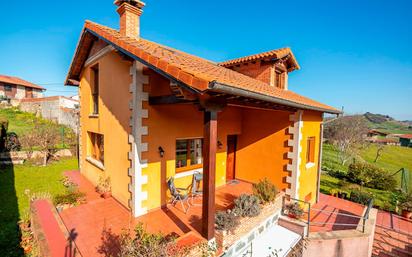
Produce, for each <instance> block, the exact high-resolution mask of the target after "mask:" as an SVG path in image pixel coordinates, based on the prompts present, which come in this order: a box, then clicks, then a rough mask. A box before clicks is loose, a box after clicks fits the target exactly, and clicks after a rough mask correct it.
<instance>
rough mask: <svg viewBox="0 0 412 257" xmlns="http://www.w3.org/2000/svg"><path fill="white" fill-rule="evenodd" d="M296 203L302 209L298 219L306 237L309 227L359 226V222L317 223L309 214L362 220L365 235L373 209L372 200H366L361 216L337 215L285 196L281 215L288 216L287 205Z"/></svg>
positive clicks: (337, 213)
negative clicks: (304, 224)
mask: <svg viewBox="0 0 412 257" xmlns="http://www.w3.org/2000/svg"><path fill="white" fill-rule="evenodd" d="M294 203H298V204H299V206H300V208H302V211H303V215H301V217H298V218H299V220H301V221H304V222H305V223H306V224H307V232H306V236H309V233H310V227H311V226H322V225H323V226H325V225H333V226H342V227H353V228H354V229H356V228H357V227H358V226H359V222H356V223H339V222H326V221H325V222H319V221H312V220H311V214H313V213H316V215H319V214H322V213H323V214H327V215H329V216H332V215H336V216H341V217H347V218H354V219H357V220H362V233H365V225H366V221H367V220H368V219H369V213H370V210H371V209H372V207H373V199H369V200H368V204H367V206H366V210H365V212H364V214H363V215H354V214H346V213H339V212H334V211H327V210H323V209H318V208H314V207H313V206H312V204H311V203H310V202H306V201H303V200H300V199H296V198H289V199H287V198H286V196H285V197H283V201H282V215H288V213H287V209H288V206H287V205H289V204H294Z"/></svg>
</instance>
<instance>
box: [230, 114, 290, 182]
mask: <svg viewBox="0 0 412 257" xmlns="http://www.w3.org/2000/svg"><path fill="white" fill-rule="evenodd" d="M290 114H291V113H289V112H282V111H265V110H254V109H243V113H242V118H243V119H242V134H241V135H239V136H238V149H237V153H236V177H237V178H239V179H242V180H246V181H250V182H258V181H259V180H260V179H262V178H264V177H267V178H269V179H270V180H271V181H272V182H273V183H274V184H275V185H276V186H277V187H278V188H279V189H285V188H286V187H287V185H288V184H286V181H285V179H286V176H287V175H288V172H287V171H286V165H287V164H288V163H289V160H288V159H287V158H286V155H287V152H288V151H289V149H290V148H289V147H288V146H287V142H286V141H287V140H288V139H290V137H291V136H290V135H289V134H287V128H288V127H289V126H290V124H291V122H290V121H289V115H290Z"/></svg>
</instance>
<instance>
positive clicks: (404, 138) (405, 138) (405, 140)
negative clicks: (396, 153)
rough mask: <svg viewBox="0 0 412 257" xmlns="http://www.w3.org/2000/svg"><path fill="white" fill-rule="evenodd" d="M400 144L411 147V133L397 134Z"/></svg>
mask: <svg viewBox="0 0 412 257" xmlns="http://www.w3.org/2000/svg"><path fill="white" fill-rule="evenodd" d="M399 142H400V143H401V146H406V147H412V134H403V135H400V136H399Z"/></svg>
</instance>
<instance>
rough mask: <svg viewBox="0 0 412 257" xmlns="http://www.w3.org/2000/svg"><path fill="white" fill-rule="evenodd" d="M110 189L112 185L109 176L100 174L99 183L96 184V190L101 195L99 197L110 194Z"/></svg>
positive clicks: (106, 196)
mask: <svg viewBox="0 0 412 257" xmlns="http://www.w3.org/2000/svg"><path fill="white" fill-rule="evenodd" d="M111 190H112V187H111V183H110V177H106V176H104V175H101V176H100V177H99V183H98V184H97V187H96V191H97V192H98V193H99V194H100V195H101V197H103V198H104V199H107V198H110V197H111V196H112V192H111Z"/></svg>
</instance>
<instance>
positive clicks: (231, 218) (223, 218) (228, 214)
mask: <svg viewBox="0 0 412 257" xmlns="http://www.w3.org/2000/svg"><path fill="white" fill-rule="evenodd" d="M215 224H216V229H217V230H233V229H234V228H235V227H236V226H237V225H238V224H239V220H238V217H236V215H235V214H234V213H233V212H232V211H230V210H227V211H218V212H217V213H216V219H215Z"/></svg>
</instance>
